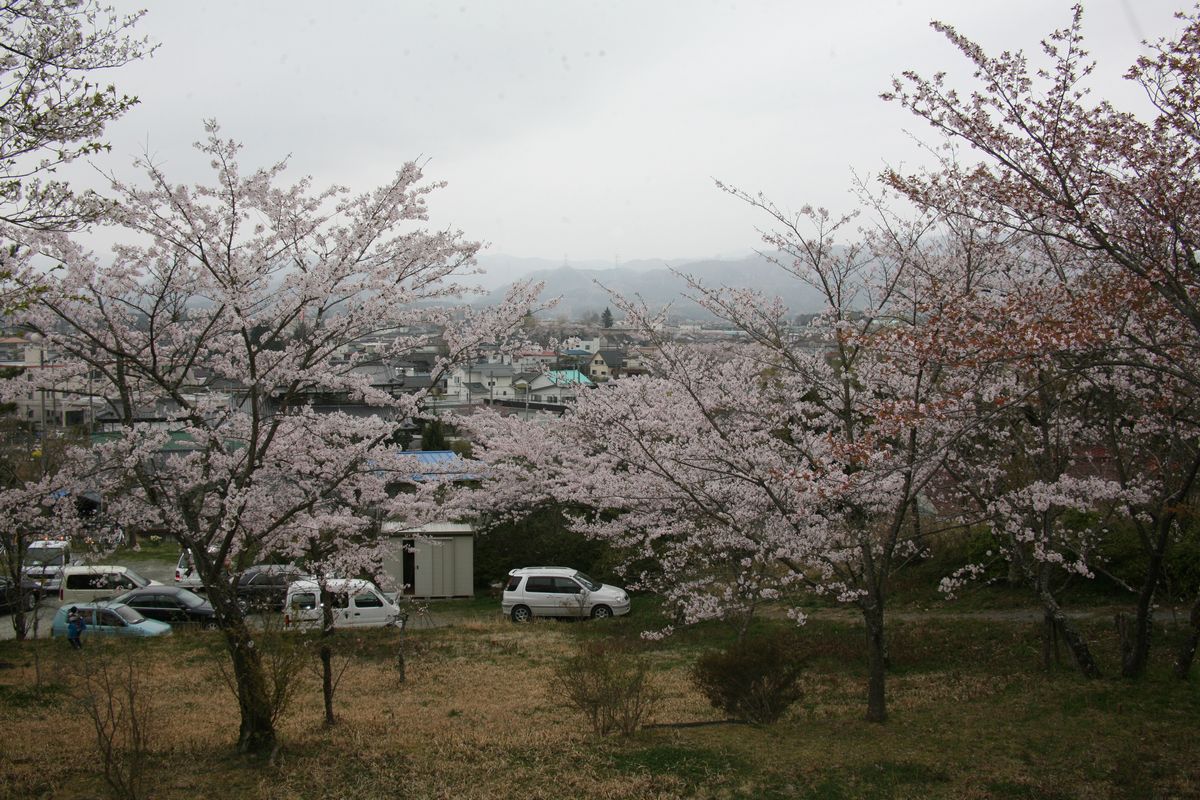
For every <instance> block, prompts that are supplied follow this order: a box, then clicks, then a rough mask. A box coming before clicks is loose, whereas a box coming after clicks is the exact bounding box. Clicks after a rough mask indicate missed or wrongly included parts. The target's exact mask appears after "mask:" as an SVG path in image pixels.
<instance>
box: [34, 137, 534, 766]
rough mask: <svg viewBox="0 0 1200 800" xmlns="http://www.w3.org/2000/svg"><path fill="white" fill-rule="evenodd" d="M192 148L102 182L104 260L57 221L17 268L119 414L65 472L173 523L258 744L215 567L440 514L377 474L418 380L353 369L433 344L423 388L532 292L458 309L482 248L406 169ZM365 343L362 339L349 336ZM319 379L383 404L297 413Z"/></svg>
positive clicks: (245, 640) (246, 630)
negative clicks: (432, 221) (299, 163)
mask: <svg viewBox="0 0 1200 800" xmlns="http://www.w3.org/2000/svg"><path fill="white" fill-rule="evenodd" d="M197 148H198V150H199V151H200V153H202V154H203V156H204V157H205V158H207V159H209V160H210V161H211V164H212V168H213V173H214V179H215V180H214V182H213V184H212V185H208V186H203V185H201V186H195V187H190V188H189V187H187V186H184V185H178V184H173V183H171V182H170V181H169V180H168V178H167V176H166V175H165V174H164V173H163V172H162V171H161V170H160V169H159V168H158V167H157V166H155V165H154V164H150V163H145V164H142V166H143V167H144V168H145V170H146V175H147V182H146V184H145V185H143V186H137V185H131V184H126V183H124V182H122V181H119V180H114V181H113V186H112V189H113V192H114V194H115V198H116V203H115V205H114V211H113V217H114V221H115V222H116V224H118V225H119V226H121V228H122V229H123V231H124V232H125V234H126V235H127V237H128V238H127V240H126V241H125V243H122V244H120V245H118V246H116V247H115V248H114V253H113V258H112V260H111V263H107V264H102V263H101V262H100V261H98V260H97V259H96V258H95V257H94V256H93V255H91V254H90V253H87V252H84V251H83V250H82V249H80V248H79V247H78V246H76V245H75V244H73V243H72V241H70V240H69V239H68V238H66V237H64V236H61V235H45V236H41V237H39V238H37V239H33V240H29V241H30V244H29V245H28V246H27V247H26V248H25V249H23V250H22V251H21V256H22V258H23V261H24V263H23V265H22V270H21V271H20V272H19V273H18V275H19V277H20V278H21V279H22V280H23V281H24V282H26V283H27V284H31V285H32V284H35V283H36V284H39V285H43V284H44V288H43V290H42V291H40V292H39V293H38V295H37V301H36V303H34V304H32V305H31V306H30V307H29V308H28V309H27V310H25V311H24V312H22V313H21V315H20V317H21V318H20V321H21V322H22V323H23V324H25V325H27V326H29V327H30V328H32V329H34V330H36V331H38V332H40V333H41V334H42V335H43V336H44V337H45V341H46V346H47V348H48V350H50V351H51V352H54V353H56V354H58V356H59V360H60V362H61V363H62V364H63V366H62V368H61V369H59V370H56V371H57V372H58V373H60V375H59V377H58V378H57V384H56V388H57V389H58V390H59V391H63V390H64V389H66V390H70V391H74V392H76V393H78V394H80V395H82V394H85V393H87V391H88V387H90V391H91V393H92V394H93V395H94V396H95V397H97V398H100V399H102V400H103V401H104V402H105V403H106V404H107V406H108V407H109V408H110V409H111V410H112V411H113V412H114V413H115V414H116V416H117V418H118V419H119V420H120V433H119V434H118V435H112V436H109V437H106V438H105V439H104V440H103V441H98V442H96V443H95V444H94V445H93V446H92V447H91V448H90V449H89V450H87V451H86V453H81V454H80V455H79V464H80V466H79V467H78V469H79V472H80V476H79V480H80V481H81V482H85V481H86V483H87V485H89V486H90V487H91V488H94V489H97V490H100V491H103V492H105V494H106V502H107V509H108V512H109V513H110V514H111V515H112V516H114V517H115V518H117V519H119V520H121V521H122V522H123V523H124V524H125V525H127V526H134V527H137V528H140V529H161V530H165V531H168V532H169V533H170V534H171V535H173V536H174V537H175V538H176V539H177V540H178V541H179V543H180V544H181V545H182V546H184V547H186V548H188V549H189V550H190V551H191V553H192V555H193V558H194V559H195V563H196V568H197V571H198V573H199V575H200V578H201V580H202V581H203V583H204V586H205V588H206V590H207V592H208V596H209V598H210V600H211V601H212V604H213V606H214V608H215V609H216V612H217V615H218V618H219V620H220V622H221V629H222V631H223V635H224V637H225V641H226V644H227V649H228V652H229V656H230V658H231V661H232V672H233V676H234V679H235V683H236V689H237V695H238V700H239V704H240V708H241V729H240V736H239V748H240V749H241V750H242V751H245V752H253V753H271V752H272V751H273V750H274V748H275V746H276V735H275V729H274V726H273V723H272V711H273V709H272V707H271V702H272V701H271V698H270V694H269V692H268V689H267V683H266V681H265V678H264V672H263V667H262V663H261V658H260V655H259V652H258V650H257V649H256V648H255V643H254V638H255V633H254V631H253V630H252V629H251V628H250V627H249V626H247V624H246V620H245V617H244V615H243V613H242V611H241V610H240V609H239V608H238V604H237V602H236V595H235V593H234V584H233V582H232V581H231V576H230V574H229V572H228V571H227V569H226V567H225V565H226V564H230V563H232V564H235V565H237V564H244V563H247V562H248V561H249V560H250V559H256V558H260V557H265V556H267V555H269V554H274V555H277V556H280V557H283V558H293V559H295V558H300V557H302V556H303V555H304V554H305V553H306V552H309V551H310V549H311V548H312V547H313V546H314V543H316V542H318V541H319V542H320V543H321V549H322V552H326V553H337V555H338V558H337V562H338V563H337V566H338V567H339V568H340V569H342V570H343V571H345V572H346V573H348V574H354V573H355V572H359V571H366V572H371V571H373V568H374V567H375V566H377V563H378V553H377V547H375V546H374V545H377V543H378V538H377V537H378V535H379V530H380V526H379V525H378V522H379V521H380V519H381V518H382V517H388V516H397V517H400V518H409V519H414V520H415V522H414V524H419V523H420V522H421V521H422V520H423V519H424V517H422V516H420V514H421V513H422V512H423V511H424V512H428V513H435V509H434V505H433V503H432V501H431V500H428V498H426V497H425V496H423V495H421V494H420V493H418V494H403V495H400V496H397V494H396V492H395V491H394V488H393V486H394V484H395V483H396V482H397V481H398V480H401V479H402V478H404V477H405V476H411V475H412V474H413V473H414V472H416V471H417V470H416V469H415V468H414V466H413V464H411V463H408V461H407V460H406V459H405V458H404V457H403V456H401V455H399V454H398V453H397V452H396V448H395V446H394V445H393V444H392V442H393V434H394V433H395V432H396V430H397V429H398V426H399V425H400V424H401V423H402V422H403V421H404V420H405V419H406V418H409V417H412V416H413V415H414V414H416V413H417V412H418V411H419V410H420V409H421V408H422V405H423V403H424V402H425V399H426V393H425V392H422V391H417V392H414V393H401V394H392V393H390V392H386V391H383V390H382V389H379V388H377V387H373V386H372V385H371V381H370V379H369V377H368V376H367V375H365V374H363V372H362V371H360V370H359V369H358V368H359V367H360V366H362V365H363V364H366V363H369V362H371V361H374V360H379V359H384V360H392V359H402V358H405V357H409V356H412V355H413V354H414V353H417V352H419V351H423V352H435V353H437V355H436V358H435V360H434V363H433V366H432V370H431V385H434V386H436V385H437V384H438V382H439V381H440V380H441V378H442V376H443V375H445V374H446V371H447V370H448V369H449V368H450V367H452V366H453V365H454V364H455V363H457V362H458V361H460V360H462V359H464V358H467V357H469V356H471V355H473V353H474V350H475V348H476V347H477V346H478V345H479V344H481V343H483V342H485V341H498V340H502V339H503V338H504V337H505V335H506V334H507V332H508V331H510V330H511V329H513V328H514V327H515V326H516V325H517V324H518V323H519V321H520V319H521V317H522V315H524V314H525V313H526V312H527V311H528V310H529V309H530V308H532V307H534V303H535V298H536V292H537V289H538V288H539V287H533V286H530V285H527V284H520V285H517V286H515V287H514V288H513V289H512V290H511V291H510V292H509V294H508V297H507V298H506V300H505V302H504V303H502V304H501V305H498V306H495V307H490V308H485V309H482V310H479V309H472V308H470V307H463V306H461V305H460V298H461V296H462V295H463V294H464V293H466V292H468V291H469V290H470V287H469V285H467V284H465V283H463V282H462V278H463V277H464V276H466V277H467V278H469V275H470V274H471V273H473V272H474V271H476V270H475V269H474V267H473V263H474V256H475V253H476V251H477V249H478V247H479V246H478V245H477V244H475V243H472V242H469V241H466V240H464V238H463V235H462V234H461V233H460V232H457V231H452V230H429V229H428V228H426V227H423V226H422V223H423V222H424V221H425V220H426V199H427V197H428V195H429V193H430V192H431V191H433V190H434V189H436V188H437V184H432V185H430V184H424V183H422V173H421V169H420V168H419V167H418V166H417V165H416V164H413V163H409V164H406V165H405V166H404V167H402V168H401V169H400V171H399V172H398V173H397V174H396V175H395V177H394V178H393V179H392V180H391V181H389V182H388V183H386V184H384V185H382V186H380V187H379V188H377V189H375V190H372V191H370V192H367V193H364V194H361V195H353V196H352V195H350V194H348V193H347V192H346V191H345V190H344V189H340V188H336V187H335V188H331V189H328V190H324V191H314V190H313V189H312V187H311V186H310V183H309V181H308V180H307V179H302V180H300V181H299V182H298V183H295V184H293V185H290V186H288V185H283V184H282V180H281V179H282V173H283V171H284V164H282V163H281V164H276V165H274V166H272V167H269V168H266V169H260V170H256V171H252V172H249V173H247V172H243V170H242V169H241V168H240V167H239V164H238V162H237V154H238V150H239V146H238V145H237V144H236V143H234V142H231V141H225V140H222V139H221V138H220V137H219V135H218V130H217V127H216V125H215V124H209V126H208V138H207V139H206V140H205V141H204V142H202V143H199V144H198V145H197ZM47 261H49V262H51V263H52V264H54V265H55V267H56V268H55V269H53V270H51V271H47V270H46V269H45V265H46V262H47ZM368 338H370V339H372V340H374V341H375V343H376V345H377V350H376V351H375V352H374V353H373V354H371V355H368V354H366V353H365V352H364V350H363V349H362V348H354V347H353V346H354V345H355V344H356V343H360V342H362V341H363V340H364V339H368ZM68 373H70V374H68ZM36 379H37V376H28V377H27V378H26V380H27V381H36ZM330 394H334V395H342V396H348V397H350V398H351V399H354V400H361V401H364V402H366V403H369V404H370V405H372V406H374V407H376V408H378V409H380V413H378V414H376V415H373V416H365V417H356V416H352V415H350V414H347V413H342V412H331V413H319V412H318V411H317V410H315V409H314V408H313V405H312V399H313V398H314V397H320V396H327V395H330Z"/></svg>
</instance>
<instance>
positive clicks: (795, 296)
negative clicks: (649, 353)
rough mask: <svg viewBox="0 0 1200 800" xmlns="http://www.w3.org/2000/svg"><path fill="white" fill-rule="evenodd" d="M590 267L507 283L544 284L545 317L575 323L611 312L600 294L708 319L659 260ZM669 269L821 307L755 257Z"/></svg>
mask: <svg viewBox="0 0 1200 800" xmlns="http://www.w3.org/2000/svg"><path fill="white" fill-rule="evenodd" d="M481 260H482V259H481ZM539 262H540V263H542V264H545V263H546V261H545V260H544V259H509V263H511V264H514V265H516V264H528V265H530V266H535V265H536V264H538V263H539ZM595 263H596V262H582V261H581V262H579V263H578V264H575V263H572V264H569V265H567V266H562V265H561V264H559V265H554V266H553V267H549V268H547V267H543V268H540V269H539V268H535V269H533V270H531V271H529V272H527V273H525V274H523V275H514V276H513V278H512V280H516V279H517V278H518V277H521V278H532V279H534V280H538V281H544V282H545V283H546V288H545V290H544V291H543V292H542V297H543V298H546V299H549V298H554V297H559V298H561V299H560V301H559V304H558V305H557V306H556V307H555V308H554V309H553V310H551V311H550V312H548V315H550V316H555V317H557V316H562V315H565V316H567V317H570V318H578V317H581V316H583V315H584V314H588V313H592V312H595V313H599V312H601V311H603V310H604V308H605V307H611V306H612V300H611V298H610V297H609V295H608V292H607V291H606V289H608V290H612V291H614V292H617V293H618V294H622V295H640V296H641V297H642V298H643V299H644V300H645V301H646V302H647V303H648V304H649V305H650V306H651V307H653V308H658V307H662V306H665V305H668V304H671V306H672V309H673V313H674V314H676V315H678V316H682V317H693V318H705V317H709V316H711V315H709V314H707V313H706V312H704V311H703V310H702V309H701V308H700V307H699V306H697V305H696V304H695V303H692V302H690V301H687V300H684V299H683V292H684V290H685V289H686V286H687V285H686V283H685V282H684V280H683V279H682V278H680V277H679V276H677V275H675V274H674V273H673V272H672V271H671V270H670V269H668V268H667V266H666V264H667V262H665V261H659V260H646V261H639V262H630V263H629V264H621V265H620V266H618V267H613V266H611V265H608V266H606V267H596V266H593V265H594V264H595ZM671 266H672V267H674V269H675V270H676V271H678V272H682V273H685V274H688V275H692V276H693V277H696V278H698V279H700V281H701V282H703V283H704V284H705V285H706V286H732V287H737V288H741V289H756V290H758V291H760V292H762V293H764V294H766V295H768V296H771V297H776V296H778V297H780V298H782V299H783V302H784V303H785V304H786V305H787V306H788V308H789V309H790V310H791V311H792V313H796V314H800V313H810V312H814V311H820V310H821V307H822V305H823V303H822V301H821V299H820V296H819V295H818V293H817V292H816V290H814V289H813V288H812V287H811V286H808V285H807V284H804V283H802V282H800V281H799V280H797V279H796V278H795V277H793V276H791V275H789V274H788V273H786V272H784V271H783V270H781V269H780V268H779V267H777V266H775V265H774V264H772V263H771V262H769V261H768V260H767V259H765V258H763V257H762V256H760V255H757V254H754V255H750V256H747V257H745V258H740V259H731V260H723V259H722V260H716V259H710V260H702V261H685V262H681V263H675V264H671ZM597 284H601V285H597ZM506 286H507V284H505V287H506ZM505 287H498V288H497V290H496V291H493V292H492V293H491V294H490V295H488V296H487V297H485V298H483V299H481V300H480V302H481V303H490V302H497V301H498V300H499V299H500V298H501V297H502V295H503V288H505ZM614 313H615V311H614ZM619 316H620V315H619V314H618V317H619Z"/></svg>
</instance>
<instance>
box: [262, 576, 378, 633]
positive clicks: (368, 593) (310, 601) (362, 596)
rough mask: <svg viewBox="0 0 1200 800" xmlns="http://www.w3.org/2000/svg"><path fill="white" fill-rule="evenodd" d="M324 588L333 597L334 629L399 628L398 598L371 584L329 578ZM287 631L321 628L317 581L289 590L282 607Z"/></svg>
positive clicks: (294, 584) (300, 583)
mask: <svg viewBox="0 0 1200 800" xmlns="http://www.w3.org/2000/svg"><path fill="white" fill-rule="evenodd" d="M325 588H326V589H328V590H329V592H330V594H332V595H333V627H334V628H355V627H359V628H365V627H382V626H384V625H400V624H402V622H401V619H400V614H401V612H400V606H398V605H397V604H396V597H395V595H387V594H384V593H383V592H381V591H379V589H378V587H376V586H375V584H373V583H371V582H370V581H364V580H359V579H357V578H355V579H349V578H330V579H328V580H326V581H325ZM283 615H284V616H283V625H284V627H285V628H319V627H321V586H320V584H318V583H317V582H316V581H312V580H298V581H293V582H292V583H291V585H290V586H288V592H287V599H286V601H285V602H284V606H283Z"/></svg>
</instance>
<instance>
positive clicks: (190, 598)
mask: <svg viewBox="0 0 1200 800" xmlns="http://www.w3.org/2000/svg"><path fill="white" fill-rule="evenodd" d="M176 596H177V597H178V598H179V602H181V603H183V604H184V605H185V606H187V607H188V608H199V607H200V606H202V605H204V602H205V601H204V598H203V597H201V596H200V595H198V594H196V593H195V592H186V591H181V592H180V593H179V594H178V595H176Z"/></svg>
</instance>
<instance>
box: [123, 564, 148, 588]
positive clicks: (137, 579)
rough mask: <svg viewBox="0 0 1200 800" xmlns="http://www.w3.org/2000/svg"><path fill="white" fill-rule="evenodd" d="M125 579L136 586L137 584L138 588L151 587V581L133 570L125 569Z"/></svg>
mask: <svg viewBox="0 0 1200 800" xmlns="http://www.w3.org/2000/svg"><path fill="white" fill-rule="evenodd" d="M125 577H127V578H129V580H131V581H133V582H134V584H136V585H137V586H149V585H150V581H148V580H146V579H145V578H143V577H142V576H141V575H138V574H137V573H136V572H134V571H133V570H131V569H129V568H126V569H125Z"/></svg>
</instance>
